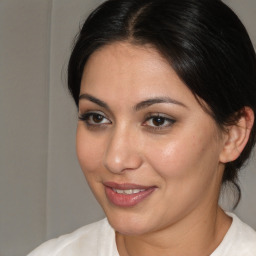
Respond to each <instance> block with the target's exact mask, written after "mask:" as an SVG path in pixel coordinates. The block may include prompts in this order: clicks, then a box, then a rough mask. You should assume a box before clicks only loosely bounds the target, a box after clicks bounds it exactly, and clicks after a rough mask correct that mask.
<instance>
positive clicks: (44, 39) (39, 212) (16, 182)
mask: <svg viewBox="0 0 256 256" xmlns="http://www.w3.org/2000/svg"><path fill="white" fill-rule="evenodd" d="M100 2H101V1H100V0H98V1H96V0H72V1H70V0H0V117H1V119H0V120H1V122H0V256H21V255H26V254H27V253H28V252H29V251H30V250H32V249H33V248H34V247H36V246H37V245H39V244H40V243H42V242H43V241H45V240H47V239H49V238H52V237H55V236H58V235H60V234H63V233H67V232H70V231H72V230H74V229H76V228H78V227H80V226H82V225H85V224H87V223H90V222H92V221H95V220H98V219H100V218H102V217H103V216H104V214H103V213H102V211H101V209H100V207H99V206H98V205H97V203H96V201H95V200H94V198H93V196H92V194H91V192H90V191H89V189H88V186H87V185H86V183H85V180H84V177H83V175H82V172H81V171H80V168H79V165H78V163H77V160H76V155H75V129H76V109H75V105H74V103H73V102H72V100H71V98H70V96H69V95H68V92H67V89H66V80H65V79H66V78H65V77H66V65H67V61H68V57H69V54H70V49H71V45H72V40H73V37H74V35H75V34H76V32H77V30H78V27H79V24H81V23H82V21H83V20H84V19H85V17H86V16H87V15H88V13H89V12H90V11H91V10H92V9H93V8H94V7H95V6H96V5H98V4H99V3H100ZM226 3H228V4H229V5H230V6H231V7H232V8H233V9H234V10H235V11H236V12H237V13H238V14H239V16H240V17H241V19H242V20H243V22H244V23H245V25H246V27H247V28H248V31H249V33H250V35H251V38H252V40H253V41H254V44H255V43H256V26H255V24H256V18H255V14H256V1H255V0H226ZM255 169H256V160H255V159H254V160H253V161H251V162H250V163H249V165H248V167H247V168H246V170H245V171H243V174H242V176H241V183H242V190H243V191H242V192H243V199H242V201H241V203H240V205H239V207H238V209H237V210H236V213H237V214H238V215H239V216H240V217H241V218H242V219H243V220H245V221H246V222H248V223H249V224H250V225H252V226H253V227H254V228H256V218H255V217H256V199H255V195H256V186H255V184H256V170H255ZM227 201H228V202H230V200H229V199H228V200H226V203H225V200H224V204H227Z"/></svg>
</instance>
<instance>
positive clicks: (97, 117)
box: [93, 115, 103, 123]
mask: <svg viewBox="0 0 256 256" xmlns="http://www.w3.org/2000/svg"><path fill="white" fill-rule="evenodd" d="M102 119H103V116H102V115H94V116H93V121H94V122H95V123H100V122H101V121H102Z"/></svg>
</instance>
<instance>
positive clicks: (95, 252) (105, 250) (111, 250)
mask: <svg viewBox="0 0 256 256" xmlns="http://www.w3.org/2000/svg"><path fill="white" fill-rule="evenodd" d="M229 215H230V216H231V217H232V218H233V222H232V224H231V226H230V228H229V230H228V232H227V234H226V235H225V237H224V239H223V241H222V242H221V244H220V245H219V246H218V248H217V249H216V250H215V251H214V252H213V253H212V254H211V255H210V256H256V232H255V231H254V230H253V229H252V228H251V227H249V226H248V225H247V224H245V223H243V222H242V221H241V220H240V219H239V218H238V217H237V216H236V215H234V214H231V213H229ZM80 255H86V256H119V254H118V251H117V247H116V242H115V231H114V229H113V228H112V227H111V226H110V225H109V223H108V221H107V219H106V218H105V219H103V220H100V221H98V222H95V223H92V224H90V225H87V226H84V227H82V228H80V229H78V230H76V231H75V232H73V233H71V234H67V235H64V236H61V237H59V238H57V239H52V240H49V241H47V242H46V243H44V244H42V245H40V246H39V247H38V248H37V249H35V250H34V251H32V252H31V253H30V254H28V255H27V256H80Z"/></svg>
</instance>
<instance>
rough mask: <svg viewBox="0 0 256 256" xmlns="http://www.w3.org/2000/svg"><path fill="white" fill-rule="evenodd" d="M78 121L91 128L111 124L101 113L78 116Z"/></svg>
mask: <svg viewBox="0 0 256 256" xmlns="http://www.w3.org/2000/svg"><path fill="white" fill-rule="evenodd" d="M79 120H81V121H84V122H85V123H86V124H87V125H91V126H100V125H105V124H111V121H110V120H109V119H108V118H106V117H105V115H104V114H103V113H101V112H88V113H85V114H81V115H80V116H79Z"/></svg>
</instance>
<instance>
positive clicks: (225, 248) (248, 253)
mask: <svg viewBox="0 0 256 256" xmlns="http://www.w3.org/2000/svg"><path fill="white" fill-rule="evenodd" d="M228 215H230V216H231V217H232V218H233V222H232V225H231V227H230V228H229V230H228V232H227V234H226V236H225V237H224V239H223V241H222V242H221V244H220V245H219V247H218V248H217V249H216V251H215V252H214V253H213V254H212V256H219V255H221V256H224V255H225V256H255V255H256V231H255V230H253V229H252V228H251V227H250V226H248V225H247V224H246V223H244V222H242V221H241V220H240V219H239V218H238V217H237V216H236V215H235V214H232V213H228Z"/></svg>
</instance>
